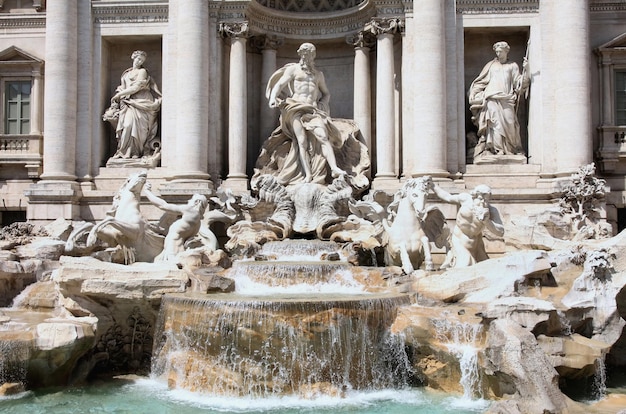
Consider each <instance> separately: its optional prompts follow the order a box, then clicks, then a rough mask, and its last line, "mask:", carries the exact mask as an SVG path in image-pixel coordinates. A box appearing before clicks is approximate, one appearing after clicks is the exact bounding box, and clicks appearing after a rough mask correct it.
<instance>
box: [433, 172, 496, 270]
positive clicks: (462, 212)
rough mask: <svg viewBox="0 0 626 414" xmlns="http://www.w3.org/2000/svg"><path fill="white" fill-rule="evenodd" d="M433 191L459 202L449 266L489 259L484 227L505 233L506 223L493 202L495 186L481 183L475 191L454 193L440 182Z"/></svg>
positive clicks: (448, 199)
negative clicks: (440, 184)
mask: <svg viewBox="0 0 626 414" xmlns="http://www.w3.org/2000/svg"><path fill="white" fill-rule="evenodd" d="M432 190H433V192H434V193H435V194H436V195H437V197H439V198H440V199H442V200H443V201H445V202H447V203H454V204H458V205H459V211H458V213H457V216H456V226H455V227H454V230H452V235H451V236H450V249H451V250H450V252H451V257H450V258H449V260H450V262H449V263H447V264H448V265H449V267H467V266H470V265H473V264H474V263H476V262H481V261H483V260H487V259H488V258H489V256H487V252H486V250H485V245H484V243H483V230H485V229H487V230H489V231H491V232H492V233H493V234H495V235H496V236H499V237H501V236H502V235H503V234H504V225H503V224H502V219H501V218H500V213H499V212H498V210H497V209H496V208H495V207H493V206H492V205H491V204H490V199H491V188H490V187H489V186H487V185H484V184H481V185H477V186H476V187H475V188H474V190H473V191H472V192H471V193H460V194H450V193H448V192H447V191H445V190H444V189H442V188H441V187H439V186H436V185H433V186H432Z"/></svg>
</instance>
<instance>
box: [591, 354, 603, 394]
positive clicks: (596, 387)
mask: <svg viewBox="0 0 626 414" xmlns="http://www.w3.org/2000/svg"><path fill="white" fill-rule="evenodd" d="M595 365H596V373H595V374H594V376H593V384H592V390H593V391H592V394H593V397H594V399H596V400H601V399H602V398H604V397H606V366H605V363H604V355H602V357H600V358H598V359H596V364H595Z"/></svg>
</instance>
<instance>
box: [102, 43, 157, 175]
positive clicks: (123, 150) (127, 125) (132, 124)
mask: <svg viewBox="0 0 626 414" xmlns="http://www.w3.org/2000/svg"><path fill="white" fill-rule="evenodd" d="M146 57H147V55H146V52H144V51H142V50H136V51H134V52H133V54H132V55H131V58H132V60H133V66H132V67H131V68H129V69H127V70H125V71H124V73H123V74H122V77H121V80H120V85H119V86H118V87H117V89H116V90H115V95H113V97H112V98H111V106H110V107H109V108H108V109H107V111H106V112H105V113H104V115H103V120H105V121H108V122H110V123H111V125H112V126H113V127H114V128H115V136H116V138H117V151H116V152H115V154H114V155H113V157H112V158H111V160H110V161H111V163H112V164H120V165H126V164H128V162H127V161H125V160H135V161H131V162H137V161H136V160H137V159H141V158H144V159H145V158H155V157H158V155H159V148H158V147H156V148H154V149H153V148H152V147H151V145H152V144H153V142H152V141H153V140H154V139H155V137H156V135H157V130H158V122H157V117H158V113H159V111H160V109H161V99H162V98H161V92H160V91H159V88H158V87H157V85H156V83H155V82H154V80H153V79H152V78H151V77H150V75H149V73H148V71H147V70H146V69H145V68H144V67H143V64H144V62H145V60H146ZM116 160H118V161H116ZM148 163H149V162H148Z"/></svg>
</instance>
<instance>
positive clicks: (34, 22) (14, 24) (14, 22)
mask: <svg viewBox="0 0 626 414" xmlns="http://www.w3.org/2000/svg"><path fill="white" fill-rule="evenodd" d="M45 27H46V15H45V14H43V13H42V14H25V15H24V14H21V15H17V14H14V15H12V14H0V29H43V28H45Z"/></svg>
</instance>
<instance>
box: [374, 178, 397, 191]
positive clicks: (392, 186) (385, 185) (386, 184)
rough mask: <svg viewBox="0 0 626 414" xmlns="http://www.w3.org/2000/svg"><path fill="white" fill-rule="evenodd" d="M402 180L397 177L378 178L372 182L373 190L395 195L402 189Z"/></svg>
mask: <svg viewBox="0 0 626 414" xmlns="http://www.w3.org/2000/svg"><path fill="white" fill-rule="evenodd" d="M400 187H401V185H400V180H399V179H398V177H395V176H385V175H382V176H378V177H376V178H374V181H372V190H376V191H384V192H386V193H391V194H392V193H395V192H396V191H398V190H399V189H400Z"/></svg>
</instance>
